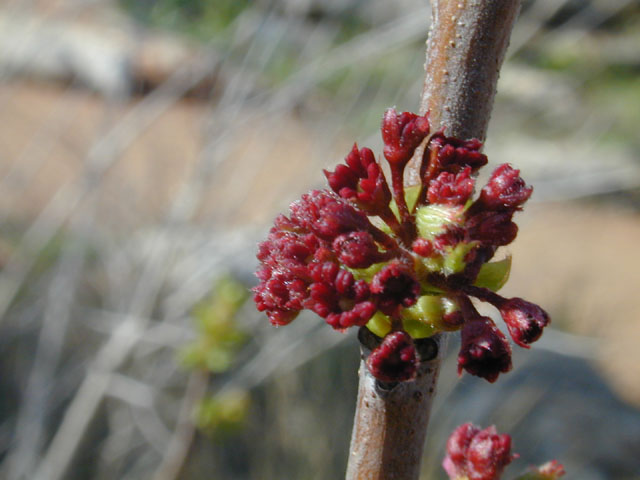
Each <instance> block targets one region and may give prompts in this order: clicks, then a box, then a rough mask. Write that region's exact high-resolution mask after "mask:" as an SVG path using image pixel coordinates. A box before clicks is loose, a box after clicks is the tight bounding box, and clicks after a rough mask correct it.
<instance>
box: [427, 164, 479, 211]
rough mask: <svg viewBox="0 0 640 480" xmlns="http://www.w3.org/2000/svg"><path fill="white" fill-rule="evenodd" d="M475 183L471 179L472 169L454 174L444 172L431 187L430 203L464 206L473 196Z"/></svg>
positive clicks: (428, 196)
mask: <svg viewBox="0 0 640 480" xmlns="http://www.w3.org/2000/svg"><path fill="white" fill-rule="evenodd" d="M474 185H475V181H474V179H473V178H471V167H466V168H465V169H464V170H462V171H461V172H459V173H457V174H454V173H449V172H442V173H441V174H440V175H438V176H437V177H436V178H435V179H434V180H433V181H432V182H431V184H430V185H429V190H428V191H427V200H429V203H439V204H443V205H464V204H465V203H466V202H467V200H469V198H470V197H471V195H472V194H473V187H474Z"/></svg>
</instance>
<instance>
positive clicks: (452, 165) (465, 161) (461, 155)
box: [429, 132, 488, 172]
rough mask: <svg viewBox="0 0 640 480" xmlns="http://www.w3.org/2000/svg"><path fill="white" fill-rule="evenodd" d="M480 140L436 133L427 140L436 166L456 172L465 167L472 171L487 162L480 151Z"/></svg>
mask: <svg viewBox="0 0 640 480" xmlns="http://www.w3.org/2000/svg"><path fill="white" fill-rule="evenodd" d="M481 148H482V142H480V141H479V140H477V139H475V138H473V139H471V140H459V139H457V138H454V137H445V136H444V134H443V133H442V132H439V133H436V134H435V135H433V136H432V137H431V140H430V141H429V150H430V151H431V154H432V155H435V158H437V162H438V166H439V168H441V169H444V170H447V171H453V172H457V171H459V170H460V169H463V168H465V167H470V168H471V169H472V170H473V171H476V170H478V169H479V168H480V167H482V166H484V165H486V164H487V161H488V160H487V156H486V155H484V154H483V153H480V149H481Z"/></svg>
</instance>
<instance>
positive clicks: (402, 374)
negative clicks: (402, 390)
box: [367, 332, 417, 382]
mask: <svg viewBox="0 0 640 480" xmlns="http://www.w3.org/2000/svg"><path fill="white" fill-rule="evenodd" d="M367 368H368V369H369V371H370V372H371V374H372V375H373V376H374V377H376V378H377V379H378V380H380V381H382V382H406V381H407V380H411V379H413V378H414V377H415V375H416V370H417V356H416V349H415V346H414V345H413V340H412V339H411V337H410V336H409V334H408V333H406V332H392V333H389V334H388V335H387V336H386V337H384V340H383V341H382V343H381V344H380V346H378V348H376V349H375V350H374V351H373V352H371V354H370V355H369V358H368V359H367Z"/></svg>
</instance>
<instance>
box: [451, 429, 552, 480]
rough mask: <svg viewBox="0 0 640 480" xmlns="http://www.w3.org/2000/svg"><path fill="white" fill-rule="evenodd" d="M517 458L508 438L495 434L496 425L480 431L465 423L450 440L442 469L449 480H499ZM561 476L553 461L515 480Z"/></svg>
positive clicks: (505, 435)
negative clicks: (506, 468) (519, 479)
mask: <svg viewBox="0 0 640 480" xmlns="http://www.w3.org/2000/svg"><path fill="white" fill-rule="evenodd" d="M517 457H518V454H514V453H511V437H510V436H509V435H507V434H498V432H497V431H496V427H495V426H491V427H487V428H485V429H484V430H481V429H480V428H479V427H477V426H475V425H473V424H472V423H465V424H463V425H460V426H459V427H458V428H456V429H455V430H454V431H453V433H452V434H451V436H450V437H449V440H448V441H447V454H446V456H445V458H444V460H443V462H442V467H443V468H444V469H445V471H446V472H447V475H448V476H449V478H450V480H499V479H500V477H501V476H502V473H503V471H504V469H505V467H506V466H507V465H509V464H510V463H511V462H512V461H513V460H514V459H515V458H517ZM564 473H565V472H564V467H563V466H562V465H561V464H560V463H558V462H557V461H556V460H552V461H550V462H547V463H545V464H544V465H541V466H539V467H535V468H533V469H532V470H531V471H530V472H528V473H527V474H525V475H524V476H523V477H518V478H523V479H524V478H527V479H537V480H556V479H558V478H560V477H561V476H563V475H564Z"/></svg>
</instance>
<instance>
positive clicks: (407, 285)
mask: <svg viewBox="0 0 640 480" xmlns="http://www.w3.org/2000/svg"><path fill="white" fill-rule="evenodd" d="M371 293H373V294H374V296H375V298H376V299H377V300H378V308H379V309H380V310H381V311H382V312H383V313H385V314H387V315H393V314H394V313H395V312H397V311H398V309H399V308H402V307H409V306H411V305H413V304H414V303H416V298H417V297H418V295H419V294H420V283H418V281H417V280H416V278H415V276H414V273H413V271H412V270H411V269H409V267H407V266H406V265H404V264H402V263H400V262H398V261H392V262H391V263H389V264H388V265H386V266H385V267H384V268H383V269H382V270H380V271H379V272H378V273H376V274H375V275H374V277H373V279H372V280H371Z"/></svg>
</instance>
